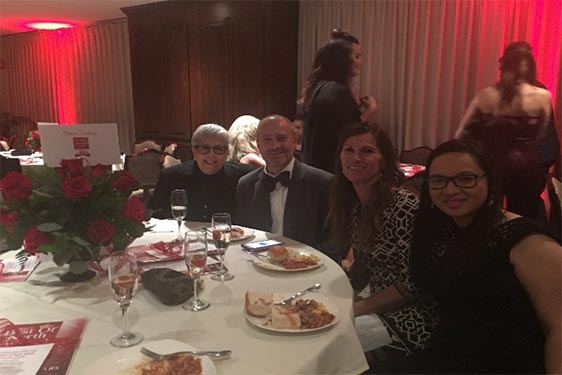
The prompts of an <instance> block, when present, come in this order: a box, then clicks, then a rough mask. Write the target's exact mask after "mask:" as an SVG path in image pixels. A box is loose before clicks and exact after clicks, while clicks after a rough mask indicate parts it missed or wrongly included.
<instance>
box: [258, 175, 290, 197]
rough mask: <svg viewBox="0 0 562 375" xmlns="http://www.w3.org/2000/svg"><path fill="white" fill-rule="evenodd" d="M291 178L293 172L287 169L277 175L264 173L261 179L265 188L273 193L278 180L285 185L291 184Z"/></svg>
mask: <svg viewBox="0 0 562 375" xmlns="http://www.w3.org/2000/svg"><path fill="white" fill-rule="evenodd" d="M290 179H291V174H290V173H289V171H285V172H282V173H280V174H279V175H277V176H275V177H271V176H270V175H267V174H264V175H263V177H262V179H261V183H262V185H263V186H264V187H265V189H266V190H267V191H268V192H270V193H271V192H272V191H273V190H275V185H277V182H280V183H281V185H283V186H289V180H290Z"/></svg>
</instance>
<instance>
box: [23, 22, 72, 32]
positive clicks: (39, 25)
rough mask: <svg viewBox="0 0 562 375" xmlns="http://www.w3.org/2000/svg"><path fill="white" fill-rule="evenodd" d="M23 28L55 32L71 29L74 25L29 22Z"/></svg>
mask: <svg viewBox="0 0 562 375" xmlns="http://www.w3.org/2000/svg"><path fill="white" fill-rule="evenodd" d="M25 26H27V27H29V28H30V29H34V30H57V29H64V28H69V27H73V26H74V25H72V24H70V23H65V22H29V23H27V24H25Z"/></svg>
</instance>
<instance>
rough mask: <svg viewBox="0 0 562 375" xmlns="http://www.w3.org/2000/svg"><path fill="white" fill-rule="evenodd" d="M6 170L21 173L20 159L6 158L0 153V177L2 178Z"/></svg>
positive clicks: (6, 172)
mask: <svg viewBox="0 0 562 375" xmlns="http://www.w3.org/2000/svg"><path fill="white" fill-rule="evenodd" d="M8 172H19V173H22V169H21V164H20V159H17V158H13V159H12V158H7V157H4V156H2V155H0V178H4V176H6V175H7V174H8Z"/></svg>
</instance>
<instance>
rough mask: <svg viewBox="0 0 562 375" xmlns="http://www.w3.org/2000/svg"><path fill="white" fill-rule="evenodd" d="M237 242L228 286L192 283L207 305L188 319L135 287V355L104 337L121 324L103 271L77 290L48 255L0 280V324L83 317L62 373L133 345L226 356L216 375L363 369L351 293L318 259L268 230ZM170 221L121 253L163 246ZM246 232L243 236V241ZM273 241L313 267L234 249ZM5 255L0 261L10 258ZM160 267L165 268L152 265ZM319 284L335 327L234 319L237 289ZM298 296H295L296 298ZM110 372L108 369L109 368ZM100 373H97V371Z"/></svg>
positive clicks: (154, 223)
mask: <svg viewBox="0 0 562 375" xmlns="http://www.w3.org/2000/svg"><path fill="white" fill-rule="evenodd" d="M208 226H209V223H197V222H185V223H184V225H182V231H184V232H185V231H187V230H197V229H201V228H203V227H208ZM243 229H244V233H246V236H245V237H244V238H245V239H244V241H233V242H231V244H230V246H229V247H228V250H227V251H226V254H225V265H226V267H228V269H229V271H230V273H232V274H234V276H235V277H234V279H233V280H230V281H222V282H221V281H214V280H211V279H210V277H209V275H204V276H202V281H203V282H202V290H201V292H200V295H199V297H200V298H202V299H204V300H206V301H208V302H209V303H210V307H209V308H207V309H205V310H202V311H198V312H193V311H189V310H185V309H183V308H182V306H181V305H176V306H169V305H164V304H163V303H161V302H160V301H159V300H158V299H157V298H156V297H155V296H154V295H153V294H152V293H151V292H150V291H149V290H147V289H145V288H144V287H143V286H142V284H140V286H139V288H138V290H137V292H136V295H135V296H134V301H133V303H132V305H131V306H130V308H129V311H128V312H127V315H128V319H129V322H130V326H131V329H132V330H133V331H135V332H140V333H142V334H143V335H144V341H143V342H141V343H140V344H138V345H136V346H135V347H134V348H136V349H131V348H127V349H120V348H116V347H113V346H111V345H110V343H109V340H110V338H111V337H112V336H115V335H116V334H118V333H119V332H120V330H121V327H122V319H121V312H120V309H119V306H118V304H117V303H116V302H115V300H114V298H113V296H112V292H111V289H110V283H109V280H108V277H107V274H104V273H103V271H101V272H100V273H99V274H98V275H97V276H96V277H94V278H93V279H90V280H88V281H84V282H80V283H64V282H62V281H60V280H59V275H60V274H62V273H63V272H64V271H65V267H59V266H57V265H56V264H55V263H54V262H53V261H52V259H51V257H50V256H49V255H46V254H41V263H40V264H39V266H38V267H37V268H36V269H35V270H34V272H33V273H31V274H30V276H29V277H28V278H27V280H25V281H21V282H5V283H0V296H1V298H0V318H6V319H9V320H10V321H12V322H13V323H18V324H21V323H39V322H49V321H61V320H72V319H78V318H86V319H87V323H86V326H85V328H84V331H83V333H82V337H81V340H80V343H79V345H78V347H77V349H76V351H75V353H74V356H73V358H72V361H71V363H70V366H69V368H68V371H67V372H66V373H67V374H77V375H78V374H92V373H95V369H94V371H93V372H92V366H95V364H96V363H100V361H104V358H107V361H105V365H106V367H107V368H112V362H111V361H115V360H116V359H117V358H118V357H119V353H123V355H126V353H130V351H131V350H135V351H136V350H138V351H140V349H141V347H142V346H143V345H150V343H155V342H159V341H162V340H176V341H179V342H183V343H186V344H189V345H191V346H192V347H195V348H197V349H200V350H226V349H227V350H231V351H232V355H231V356H230V358H229V359H226V360H221V361H215V362H214V365H215V367H216V373H217V374H256V375H258V374H359V373H362V372H364V371H365V370H367V369H368V365H367V362H366V360H365V356H364V354H363V350H362V348H361V345H360V342H359V339H358V337H357V334H356V331H355V327H354V319H353V289H352V286H351V284H350V282H349V280H348V277H347V275H346V274H345V272H344V271H343V270H342V268H341V267H340V266H339V265H338V264H337V263H336V262H334V261H333V260H332V259H331V258H329V257H328V256H326V255H325V254H323V253H322V252H320V251H318V250H316V249H314V248H312V247H310V246H307V245H304V244H302V243H299V242H296V241H294V240H291V239H289V238H285V237H282V236H278V235H273V234H271V233H267V232H263V231H259V230H253V229H251V228H243ZM176 231H177V223H176V221H174V220H158V219H151V220H150V221H149V223H148V224H147V231H146V232H145V233H144V234H143V236H142V237H139V238H137V239H136V240H135V241H134V242H133V243H132V244H131V246H140V245H150V244H152V243H158V242H159V241H172V240H174V238H175V237H176V235H177V232H176ZM250 234H251V235H250ZM265 239H277V240H280V241H282V242H284V245H285V246H287V247H289V248H293V249H298V250H304V251H306V252H309V253H310V254H313V255H315V256H317V257H318V258H319V259H320V266H319V267H316V268H313V269H307V270H303V271H296V272H287V271H279V270H270V269H267V268H263V267H261V266H258V262H257V261H256V259H257V258H256V257H255V256H254V255H252V254H249V253H247V252H245V251H243V248H242V247H241V245H242V243H244V242H248V241H261V240H265ZM14 252H15V251H10V252H8V253H4V254H0V258H2V257H10V256H11V257H13V255H14ZM162 267H166V263H162ZM315 283H321V284H322V287H321V289H320V290H319V291H318V293H320V294H321V295H322V296H323V297H325V298H327V299H328V300H329V301H330V302H331V303H332V304H333V306H335V311H334V312H335V315H336V317H337V323H336V324H334V325H332V326H329V327H325V328H324V329H320V330H314V331H310V332H308V331H303V332H294V331H289V332H284V331H276V330H268V329H264V328H263V327H260V326H256V325H254V324H252V323H251V322H250V321H249V319H247V317H246V315H245V312H244V302H245V293H246V292H247V291H255V292H268V293H269V292H271V293H290V294H292V293H293V292H297V291H300V290H303V289H305V288H307V287H309V286H311V285H313V284H315ZM303 298H305V297H303ZM117 367H118V366H115V368H117ZM104 374H107V372H104Z"/></svg>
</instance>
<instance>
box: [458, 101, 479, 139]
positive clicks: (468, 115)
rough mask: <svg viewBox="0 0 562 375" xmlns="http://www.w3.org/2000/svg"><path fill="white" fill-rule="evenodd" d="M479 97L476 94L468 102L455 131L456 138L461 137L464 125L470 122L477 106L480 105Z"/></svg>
mask: <svg viewBox="0 0 562 375" xmlns="http://www.w3.org/2000/svg"><path fill="white" fill-rule="evenodd" d="M479 97H480V95H476V96H475V97H474V99H472V101H471V102H470V105H469V106H468V109H467V110H466V112H465V113H464V116H463V117H462V120H461V124H460V125H459V127H458V129H457V131H456V132H455V138H456V139H461V138H462V137H463V135H464V131H465V129H466V127H467V126H468V124H470V120H472V118H473V117H474V115H475V113H476V111H477V110H478V107H479V105H480V99H479Z"/></svg>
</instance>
